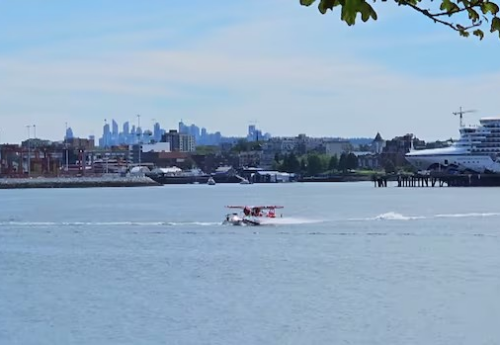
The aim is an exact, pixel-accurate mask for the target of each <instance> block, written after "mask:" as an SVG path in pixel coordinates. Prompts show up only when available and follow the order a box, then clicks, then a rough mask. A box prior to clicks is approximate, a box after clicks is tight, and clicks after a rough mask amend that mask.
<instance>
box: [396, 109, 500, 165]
mask: <svg viewBox="0 0 500 345" xmlns="http://www.w3.org/2000/svg"><path fill="white" fill-rule="evenodd" d="M462 113H463V112H460V114H462ZM479 123H480V124H479V125H477V126H464V125H463V124H462V121H461V126H460V138H459V140H457V141H456V142H454V143H453V144H452V145H451V146H449V147H445V148H438V149H426V150H413V149H412V150H410V152H408V153H407V154H406V155H405V158H406V160H407V161H408V162H409V163H410V164H412V165H413V166H414V167H415V168H417V169H419V170H434V171H435V170H438V171H443V172H469V173H500V118H481V119H480V121H479Z"/></svg>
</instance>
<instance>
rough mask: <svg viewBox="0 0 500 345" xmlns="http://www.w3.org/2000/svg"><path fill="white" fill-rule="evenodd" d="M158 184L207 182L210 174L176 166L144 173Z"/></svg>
mask: <svg viewBox="0 0 500 345" xmlns="http://www.w3.org/2000/svg"><path fill="white" fill-rule="evenodd" d="M145 175H146V176H147V177H149V178H150V179H152V180H153V181H155V182H158V183H160V184H163V185H166V184H207V183H208V180H209V179H210V175H208V174H205V173H204V172H202V171H201V170H199V169H192V170H187V171H183V170H181V169H178V168H175V169H174V168H159V169H155V170H153V171H151V172H149V173H146V174H145Z"/></svg>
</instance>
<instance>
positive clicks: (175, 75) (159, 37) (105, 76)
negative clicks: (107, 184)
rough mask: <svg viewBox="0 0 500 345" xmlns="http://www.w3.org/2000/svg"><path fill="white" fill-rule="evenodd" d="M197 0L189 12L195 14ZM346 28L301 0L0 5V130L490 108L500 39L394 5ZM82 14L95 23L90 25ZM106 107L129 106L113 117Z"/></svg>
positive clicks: (405, 126) (242, 122)
mask: <svg viewBox="0 0 500 345" xmlns="http://www.w3.org/2000/svg"><path fill="white" fill-rule="evenodd" d="M193 6H195V7H196V8H197V11H196V12H194V13H193V11H192V9H193ZM376 7H378V8H377V11H378V14H379V20H377V21H376V22H369V23H362V22H360V23H359V24H357V25H356V26H354V27H347V26H346V25H345V23H341V22H340V21H339V20H338V18H337V16H338V13H337V12H334V13H329V14H328V15H325V16H322V15H320V14H319V13H318V11H317V9H316V8H305V7H302V6H300V4H299V1H298V0H297V1H284V0H277V1H275V2H272V3H269V4H266V6H265V7H264V6H263V5H262V3H258V2H255V1H250V0H247V1H245V0H242V1H241V2H216V3H208V2H206V1H201V0H195V1H191V2H189V3H183V2H175V3H171V2H165V1H151V2H148V4H147V5H145V4H141V3H138V2H136V1H127V0H124V1H123V2H121V3H120V5H117V4H114V3H102V2H100V1H95V0H91V1H87V2H85V3H68V2H64V1H62V0H55V1H53V2H50V3H47V4H45V3H44V4H43V5H42V4H41V3H35V2H33V3H31V5H30V11H26V8H25V7H24V6H21V5H19V4H16V3H14V2H5V3H2V4H1V5H0V11H2V13H3V14H4V16H3V17H4V18H3V19H4V20H3V21H2V22H0V29H2V30H0V47H1V51H2V54H0V75H2V78H1V79H0V87H1V89H2V93H1V94H0V142H19V141H21V140H23V139H25V138H26V126H27V125H33V124H35V125H36V126H37V136H39V137H44V138H47V139H50V140H57V139H58V138H60V136H61V135H60V133H61V132H63V131H64V126H65V123H66V122H67V123H68V124H70V125H71V126H72V127H73V128H74V129H75V130H76V129H78V132H77V133H75V135H77V136H83V137H87V136H88V135H92V134H93V135H95V136H96V137H98V136H99V134H100V128H101V127H102V121H103V119H104V118H108V117H115V118H116V119H117V120H118V121H124V120H129V121H130V123H131V124H135V114H138V113H139V114H142V116H143V121H144V123H146V122H147V121H148V120H147V119H148V118H149V119H157V120H158V121H160V122H162V123H164V126H165V127H173V128H175V125H176V122H177V121H176V120H173V119H185V121H186V122H190V123H197V124H204V127H206V128H207V129H210V130H212V131H215V130H219V131H221V132H222V133H224V135H227V136H244V135H245V133H246V127H247V126H248V124H249V123H250V122H252V121H256V123H257V125H258V126H259V127H262V128H265V129H266V131H268V132H270V133H272V134H273V135H274V136H294V135H297V134H299V133H306V134H307V135H309V136H315V137H321V136H340V137H372V136H373V135H374V132H375V133H376V132H380V133H381V134H382V135H383V136H384V137H395V136H397V135H403V134H406V133H413V134H415V135H416V136H418V137H419V138H422V139H424V140H437V139H446V138H450V137H454V138H456V137H457V136H458V119H457V118H456V117H454V116H453V115H452V112H453V111H457V110H458V108H459V107H460V106H462V107H463V108H464V109H476V110H477V112H476V113H473V114H467V115H466V117H465V122H466V123H472V124H475V123H477V122H478V119H479V118H480V117H487V116H488V117H489V116H497V115H499V114H500V106H499V104H498V103H497V102H496V93H495V92H496V91H495V90H496V85H498V84H499V82H500V63H499V62H498V61H497V59H496V58H495V57H496V56H498V54H499V53H500V46H499V45H498V42H497V40H498V38H495V37H494V36H495V35H488V36H487V37H486V38H485V39H484V40H483V41H481V42H479V41H477V40H475V39H464V38H460V37H459V36H458V35H457V34H456V33H455V32H452V31H450V30H448V29H446V28H444V27H442V26H439V25H435V24H433V23H432V22H430V21H429V20H428V19H426V18H421V17H419V16H415V15H414V14H411V13H408V12H407V11H404V10H401V8H397V7H396V6H394V5H393V4H390V3H387V4H376ZM89 18H92V26H91V27H89V24H88V23H89ZM107 114H130V115H126V116H108V115H107Z"/></svg>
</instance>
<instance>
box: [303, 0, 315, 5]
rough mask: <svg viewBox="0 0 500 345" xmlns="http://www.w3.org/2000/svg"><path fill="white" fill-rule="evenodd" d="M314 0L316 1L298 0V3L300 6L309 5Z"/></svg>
mask: <svg viewBox="0 0 500 345" xmlns="http://www.w3.org/2000/svg"><path fill="white" fill-rule="evenodd" d="M315 2H316V0H300V4H301V5H302V6H311V5H312V4H314V3H315Z"/></svg>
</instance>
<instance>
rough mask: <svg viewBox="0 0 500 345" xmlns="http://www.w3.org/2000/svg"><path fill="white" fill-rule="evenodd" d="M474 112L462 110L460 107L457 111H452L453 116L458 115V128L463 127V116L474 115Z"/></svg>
mask: <svg viewBox="0 0 500 345" xmlns="http://www.w3.org/2000/svg"><path fill="white" fill-rule="evenodd" d="M475 112H476V110H473V109H472V110H462V107H460V110H459V111H454V112H453V115H455V116H456V115H460V127H463V126H464V114H466V113H475Z"/></svg>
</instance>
